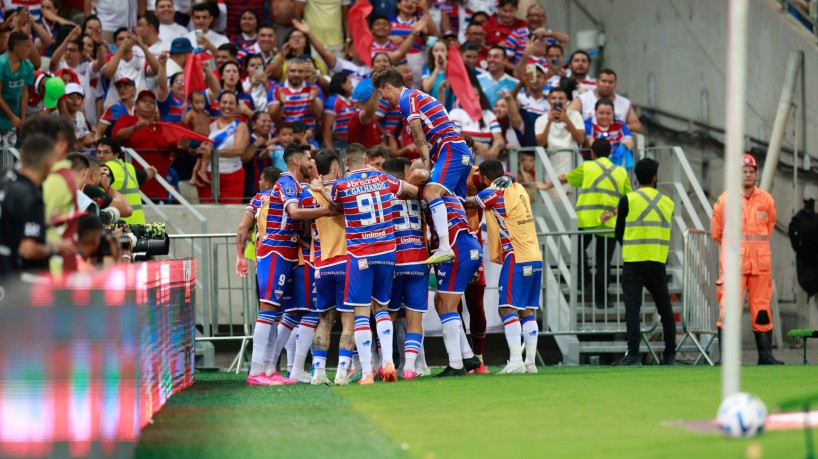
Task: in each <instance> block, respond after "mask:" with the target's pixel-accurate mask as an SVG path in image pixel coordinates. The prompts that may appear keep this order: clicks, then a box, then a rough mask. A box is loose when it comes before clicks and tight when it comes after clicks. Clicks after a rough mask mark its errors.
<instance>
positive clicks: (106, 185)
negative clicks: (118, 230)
mask: <svg viewBox="0 0 818 459" xmlns="http://www.w3.org/2000/svg"><path fill="white" fill-rule="evenodd" d="M86 158H87V159H88V178H86V179H85V183H83V185H82V192H83V193H85V195H86V196H88V197H89V198H91V200H92V201H94V203H95V204H96V205H97V207H99V209H100V210H102V209H107V208H108V207H112V208H115V209H116V210H117V212H119V215H120V217H125V218H127V217H130V216H131V215H132V214H133V209H132V208H131V204H130V203H129V202H128V200H127V199H125V196H123V195H122V193H120V192H119V191H118V190H117V189H116V188H113V187H112V186H111V171H110V169H108V166H103V165H102V164H101V163H100V161H99V159H97V158H94V157H93V156H87V157H86Z"/></svg>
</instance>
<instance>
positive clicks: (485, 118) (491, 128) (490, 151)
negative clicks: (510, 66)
mask: <svg viewBox="0 0 818 459" xmlns="http://www.w3.org/2000/svg"><path fill="white" fill-rule="evenodd" d="M474 93H475V95H476V96H477V99H478V100H479V101H480V107H481V108H482V109H483V114H482V117H481V118H480V119H479V120H477V121H474V120H472V119H471V116H470V115H469V114H468V113H466V111H465V110H463V109H462V108H459V107H458V108H455V109H454V110H452V111H451V113H450V114H449V118H450V119H451V120H452V122H453V123H454V126H455V129H457V132H460V133H461V134H466V135H469V136H471V137H472V138H473V139H474V149H475V151H477V153H478V154H479V156H480V161H482V160H486V159H496V158H497V157H498V156H499V155H500V150H501V149H503V148H504V147H505V140H504V139H503V131H502V130H501V129H500V124H499V123H498V122H497V117H496V116H494V112H492V111H491V104H489V100H488V98H487V97H486V95H485V94H483V91H482V90H481V89H480V85H479V84H475V85H474ZM475 161H477V158H475Z"/></svg>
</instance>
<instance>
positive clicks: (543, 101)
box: [512, 64, 551, 126]
mask: <svg viewBox="0 0 818 459" xmlns="http://www.w3.org/2000/svg"><path fill="white" fill-rule="evenodd" d="M531 70H533V72H531ZM547 73H548V70H546V68H545V67H543V66H541V65H539V64H534V65H533V66H529V67H528V68H527V69H526V72H525V73H524V74H523V80H521V81H520V83H519V84H518V88H515V89H516V90H517V91H519V92H518V93H517V105H518V106H519V107H520V112H521V114H522V115H523V121H525V122H526V124H527V125H528V126H533V125H534V123H535V121H536V120H537V118H538V117H540V116H541V115H544V114H546V113H548V110H550V109H551V106H550V105H548V99H547V98H546V94H545V90H544V88H545V83H546V81H548V80H547V78H546V75H547ZM522 85H524V90H523V91H520V86H522ZM512 92H513V91H512Z"/></svg>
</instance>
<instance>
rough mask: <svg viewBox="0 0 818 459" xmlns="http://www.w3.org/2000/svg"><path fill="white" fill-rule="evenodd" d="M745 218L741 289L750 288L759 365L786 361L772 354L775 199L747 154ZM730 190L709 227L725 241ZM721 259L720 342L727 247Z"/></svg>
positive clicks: (744, 167)
mask: <svg viewBox="0 0 818 459" xmlns="http://www.w3.org/2000/svg"><path fill="white" fill-rule="evenodd" d="M742 174H743V181H742V193H741V194H742V200H741V206H742V211H743V212H742V221H741V233H742V244H741V253H742V255H741V292H742V295H743V294H744V292H745V291H746V292H747V303H748V304H749V306H750V314H751V315H752V324H753V333H754V334H755V339H756V347H757V348H758V364H759V365H783V364H784V362H780V361H778V360H776V359H775V357H773V353H772V333H773V332H772V330H773V321H772V315H771V313H770V300H771V299H772V297H773V282H772V252H771V250H770V237H772V234H773V228H774V227H775V200H773V197H772V196H771V195H770V194H769V193H767V192H766V191H763V190H761V189H760V188H758V187H757V186H756V179H757V175H758V164H757V163H756V159H755V158H754V157H753V155H750V154H745V155H744V158H743V164H742ZM726 197H727V193H726V192H725V193H723V194H722V195H721V196H719V200H718V201H717V202H716V205H715V206H713V218H712V219H711V220H710V229H711V231H712V235H713V239H714V240H715V241H716V242H718V243H719V244H721V243H722V236H723V233H724V205H725V203H726V202H727V200H726ZM721 255H722V257H721V258H720V259H719V280H718V281H717V282H716V296H717V298H718V301H719V321H718V323H717V325H718V327H719V343H721V328H722V319H723V318H724V302H723V301H722V296H723V294H724V285H723V278H724V250H722V251H721Z"/></svg>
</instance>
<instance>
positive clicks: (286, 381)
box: [267, 371, 298, 384]
mask: <svg viewBox="0 0 818 459" xmlns="http://www.w3.org/2000/svg"><path fill="white" fill-rule="evenodd" d="M267 377H268V378H269V379H270V380H272V381H276V382H278V383H279V384H298V381H296V380H295V379H290V378H287V377H284V376H281V373H279V372H277V371H276V372H275V373H273V374H271V375H267Z"/></svg>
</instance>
